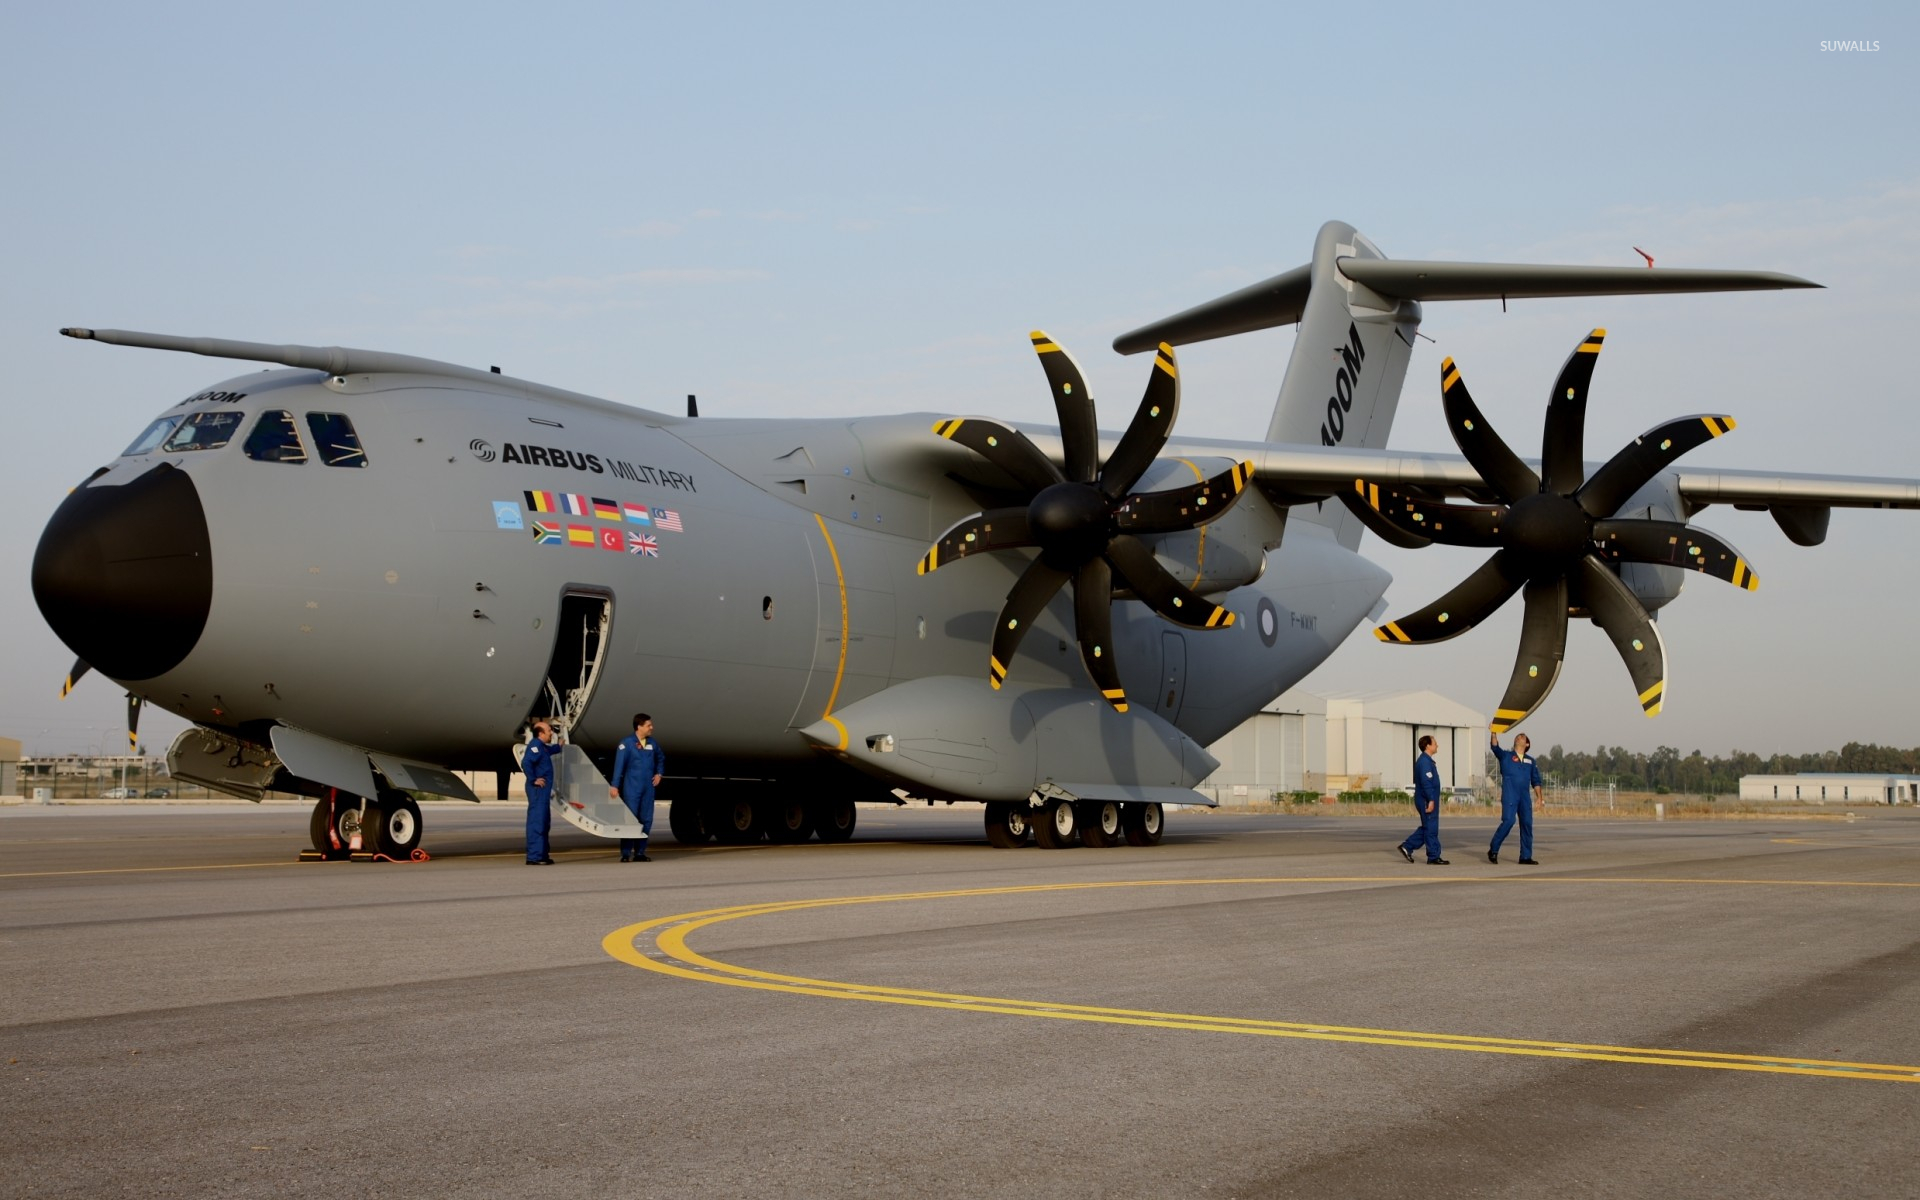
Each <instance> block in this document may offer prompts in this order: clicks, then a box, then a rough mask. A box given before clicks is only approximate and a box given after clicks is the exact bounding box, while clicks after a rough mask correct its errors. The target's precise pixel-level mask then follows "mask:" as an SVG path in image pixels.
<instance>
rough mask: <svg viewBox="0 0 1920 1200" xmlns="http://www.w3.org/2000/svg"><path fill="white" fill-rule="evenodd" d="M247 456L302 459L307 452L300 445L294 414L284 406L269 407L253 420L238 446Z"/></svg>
mask: <svg viewBox="0 0 1920 1200" xmlns="http://www.w3.org/2000/svg"><path fill="white" fill-rule="evenodd" d="M240 448H241V449H242V450H244V451H246V455H247V457H248V458H257V459H259V460H260V461H261V462H290V463H303V462H305V461H307V452H306V450H305V448H303V447H302V446H301V445H300V431H299V430H298V429H297V428H295V427H294V424H293V414H292V413H290V412H288V411H286V410H285V409H280V408H274V409H268V410H267V411H266V412H263V413H261V414H260V419H259V420H258V421H255V422H254V423H253V432H252V433H250V434H248V435H247V440H246V442H245V443H244V444H243V445H242V446H241V447H240Z"/></svg>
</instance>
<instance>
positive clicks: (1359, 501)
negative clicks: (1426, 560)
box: [1334, 480, 1433, 550]
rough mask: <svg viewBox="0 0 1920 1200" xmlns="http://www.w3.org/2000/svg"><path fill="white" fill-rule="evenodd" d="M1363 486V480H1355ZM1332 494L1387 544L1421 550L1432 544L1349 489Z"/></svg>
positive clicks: (1428, 539)
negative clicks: (1403, 527) (1396, 522)
mask: <svg viewBox="0 0 1920 1200" xmlns="http://www.w3.org/2000/svg"><path fill="white" fill-rule="evenodd" d="M1355 482H1356V483H1359V484H1360V485H1361V486H1363V487H1364V486H1365V480H1355ZM1334 495H1335V496H1336V497H1338V498H1339V500H1340V503H1342V504H1344V505H1346V506H1347V511H1348V512H1350V513H1352V514H1353V515H1354V516H1356V517H1358V518H1360V523H1361V524H1362V525H1365V526H1366V527H1367V528H1368V529H1370V530H1372V531H1373V535H1374V536H1375V537H1377V538H1379V539H1380V540H1381V541H1383V542H1385V543H1386V544H1387V545H1389V546H1398V547H1400V548H1401V549H1402V550H1421V549H1424V548H1426V547H1428V546H1431V545H1433V539H1431V538H1426V537H1418V536H1415V535H1414V534H1411V533H1408V532H1407V531H1406V530H1404V529H1402V528H1400V527H1399V526H1398V525H1395V524H1394V523H1393V522H1391V521H1389V520H1387V519H1386V518H1385V517H1383V516H1381V515H1380V510H1379V509H1377V508H1372V507H1370V506H1369V505H1368V504H1367V502H1366V499H1365V498H1364V497H1362V496H1359V495H1356V494H1354V493H1353V492H1349V491H1345V490H1342V491H1338V492H1335V493H1334Z"/></svg>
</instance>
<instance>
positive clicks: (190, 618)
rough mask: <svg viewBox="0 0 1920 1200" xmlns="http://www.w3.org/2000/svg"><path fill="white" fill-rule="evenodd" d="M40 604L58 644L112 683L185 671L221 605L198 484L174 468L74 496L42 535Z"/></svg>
mask: <svg viewBox="0 0 1920 1200" xmlns="http://www.w3.org/2000/svg"><path fill="white" fill-rule="evenodd" d="M33 598H34V600H35V601H36V602H38V603H39V605H40V612H41V615H43V616H45V617H46V619H47V624H48V625H51V626H52V627H53V631H54V633H56V634H58V635H59V637H60V640H61V641H63V642H65V643H66V644H67V646H68V647H69V648H70V649H71V650H72V651H73V652H74V653H75V654H77V655H79V656H80V658H81V660H82V661H83V662H85V663H87V665H89V666H91V667H92V668H93V669H94V670H96V671H99V672H100V673H101V674H103V675H106V676H108V677H110V678H113V679H122V680H128V679H151V678H153V677H154V676H156V675H160V674H164V673H165V672H167V671H170V670H172V669H173V668H174V667H177V666H179V665H180V663H181V662H182V661H183V660H185V658H186V657H187V655H188V654H189V653H190V652H191V651H192V650H193V647H194V645H195V644H196V643H197V642H199V640H200V634H201V632H202V631H203V630H204V629H205V628H206V626H207V614H208V612H209V611H210V610H211V608H212V607H213V548H212V546H211V544H210V543H209V539H208V534H207V514H206V510H205V509H204V508H203V507H202V506H201V504H200V493H199V490H198V489H197V488H195V487H194V485H193V480H192V479H191V478H190V477H189V476H188V475H187V474H186V473H185V472H183V471H180V470H177V469H175V468H174V467H173V466H172V465H171V464H168V463H162V464H161V465H160V466H157V467H155V468H154V469H153V470H151V471H147V472H146V473H144V474H142V475H140V476H138V477H137V478H135V479H133V480H132V481H130V482H128V483H125V484H122V485H120V486H118V487H80V488H76V489H74V491H73V493H72V494H71V495H69V496H68V497H67V498H66V500H65V501H64V502H63V503H62V504H61V505H60V507H59V508H58V509H56V510H54V514H53V519H52V520H50V521H48V522H47V528H46V531H45V532H44V533H42V534H41V535H40V545H39V548H38V549H36V550H35V551H34V554H33Z"/></svg>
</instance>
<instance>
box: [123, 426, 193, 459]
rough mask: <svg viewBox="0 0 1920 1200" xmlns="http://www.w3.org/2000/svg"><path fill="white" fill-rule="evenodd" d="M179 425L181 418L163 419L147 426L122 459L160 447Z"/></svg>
mask: <svg viewBox="0 0 1920 1200" xmlns="http://www.w3.org/2000/svg"><path fill="white" fill-rule="evenodd" d="M179 423H180V418H179V417H161V418H160V419H159V420H158V421H155V422H154V423H153V424H151V425H149V426H147V427H146V429H145V430H143V431H142V432H141V434H140V436H139V437H137V438H135V439H133V445H131V446H128V447H127V448H126V449H125V450H122V451H121V452H120V457H122V458H126V457H128V456H129V455H134V454H145V453H146V452H147V451H149V450H151V449H153V448H154V447H155V446H158V445H159V444H160V441H161V439H162V438H165V437H166V436H167V435H168V434H170V433H172V432H173V427H174V426H175V425H178V424H179Z"/></svg>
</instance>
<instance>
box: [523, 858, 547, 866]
mask: <svg viewBox="0 0 1920 1200" xmlns="http://www.w3.org/2000/svg"><path fill="white" fill-rule="evenodd" d="M527 865H528V866H530V867H550V866H552V865H553V860H552V859H550V858H530V859H528V860H527Z"/></svg>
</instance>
